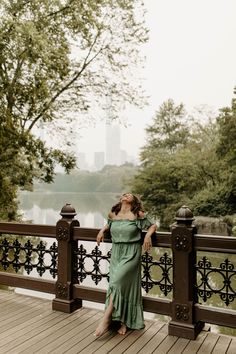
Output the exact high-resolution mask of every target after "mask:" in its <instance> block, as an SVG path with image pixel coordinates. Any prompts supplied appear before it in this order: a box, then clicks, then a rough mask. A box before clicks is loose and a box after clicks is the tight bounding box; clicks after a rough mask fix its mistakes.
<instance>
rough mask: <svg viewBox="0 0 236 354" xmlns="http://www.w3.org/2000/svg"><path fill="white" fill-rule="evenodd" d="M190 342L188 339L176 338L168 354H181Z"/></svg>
mask: <svg viewBox="0 0 236 354" xmlns="http://www.w3.org/2000/svg"><path fill="white" fill-rule="evenodd" d="M189 342H190V340H189V339H186V338H178V340H177V341H176V342H175V343H174V345H173V346H172V347H171V349H170V350H169V351H168V354H176V353H182V352H183V350H184V349H185V348H186V346H187V345H188V343H189ZM221 354H222V353H221Z"/></svg>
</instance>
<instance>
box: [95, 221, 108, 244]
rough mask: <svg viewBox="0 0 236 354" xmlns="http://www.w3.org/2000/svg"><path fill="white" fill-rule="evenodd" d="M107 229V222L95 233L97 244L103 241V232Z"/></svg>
mask: <svg viewBox="0 0 236 354" xmlns="http://www.w3.org/2000/svg"><path fill="white" fill-rule="evenodd" d="M107 230H109V226H108V224H106V225H105V226H103V228H102V229H101V230H100V231H99V233H98V234H97V245H98V246H99V245H100V242H101V241H104V232H106V231H107Z"/></svg>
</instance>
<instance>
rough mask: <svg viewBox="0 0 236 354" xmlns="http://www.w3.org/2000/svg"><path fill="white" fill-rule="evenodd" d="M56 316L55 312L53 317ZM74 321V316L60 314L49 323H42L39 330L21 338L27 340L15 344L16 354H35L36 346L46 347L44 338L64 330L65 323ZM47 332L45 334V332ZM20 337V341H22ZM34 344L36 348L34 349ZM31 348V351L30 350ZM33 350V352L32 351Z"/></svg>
mask: <svg viewBox="0 0 236 354" xmlns="http://www.w3.org/2000/svg"><path fill="white" fill-rule="evenodd" d="M55 314H56V312H55V313H54V315H55ZM74 319H75V316H73V314H72V315H70V314H65V313H61V314H60V316H57V317H55V316H54V318H52V319H51V320H50V321H49V322H47V323H44V324H43V325H42V326H41V328H38V329H37V328H36V329H34V330H33V331H30V332H28V334H27V335H26V336H22V337H23V338H24V337H26V338H25V339H27V340H21V341H20V342H19V343H18V344H17V348H16V349H17V352H18V353H21V352H22V353H26V352H28V353H34V352H37V345H38V346H39V348H40V346H41V344H43V345H46V343H45V344H44V343H43V341H44V339H45V337H46V336H49V335H51V334H53V333H56V332H57V331H58V330H60V329H61V328H64V326H65V323H68V322H73V321H74ZM46 330H47V332H46V333H45V331H46ZM22 337H21V338H20V339H22ZM35 344H36V347H35ZM32 348H33V349H32ZM34 349H35V351H34Z"/></svg>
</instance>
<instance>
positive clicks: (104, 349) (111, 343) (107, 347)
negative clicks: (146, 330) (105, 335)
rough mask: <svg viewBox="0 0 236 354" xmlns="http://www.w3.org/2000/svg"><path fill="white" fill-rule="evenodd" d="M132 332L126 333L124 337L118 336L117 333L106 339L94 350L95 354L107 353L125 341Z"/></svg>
mask: <svg viewBox="0 0 236 354" xmlns="http://www.w3.org/2000/svg"><path fill="white" fill-rule="evenodd" d="M131 333H132V331H127V332H126V334H125V335H120V334H118V333H115V335H114V336H113V337H112V338H110V339H108V340H107V341H106V342H105V344H103V345H102V346H100V348H99V349H98V350H96V354H105V353H109V352H110V351H111V350H112V349H113V348H115V347H116V346H117V345H118V344H119V343H120V342H122V341H123V340H125V338H126V337H127V336H129V335H131Z"/></svg>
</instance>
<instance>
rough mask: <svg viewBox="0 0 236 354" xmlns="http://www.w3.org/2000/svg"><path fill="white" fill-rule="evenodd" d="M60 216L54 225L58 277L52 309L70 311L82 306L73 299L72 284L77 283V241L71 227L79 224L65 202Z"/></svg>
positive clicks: (70, 207) (80, 302) (73, 212)
mask: <svg viewBox="0 0 236 354" xmlns="http://www.w3.org/2000/svg"><path fill="white" fill-rule="evenodd" d="M60 214H61V216H62V218H61V219H60V220H59V221H58V222H57V225H56V238H57V241H58V278H57V282H56V297H55V299H53V302H52V308H53V310H57V311H62V312H67V313H71V312H73V311H74V310H76V309H78V308H80V307H81V306H82V301H81V300H74V299H73V284H74V283H77V279H75V277H74V271H73V265H74V261H75V259H74V257H75V256H74V250H76V249H77V242H76V241H73V228H74V227H75V226H79V221H78V220H76V219H74V216H75V215H76V212H75V209H74V208H73V207H72V206H71V205H70V204H66V205H65V206H64V207H63V208H62V209H61V213H60Z"/></svg>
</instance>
